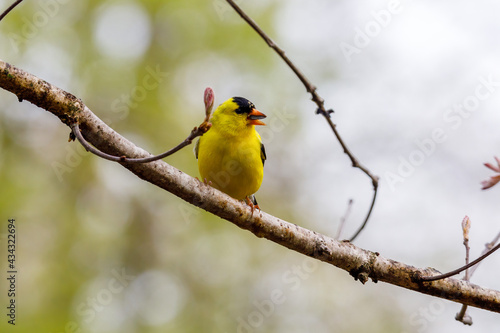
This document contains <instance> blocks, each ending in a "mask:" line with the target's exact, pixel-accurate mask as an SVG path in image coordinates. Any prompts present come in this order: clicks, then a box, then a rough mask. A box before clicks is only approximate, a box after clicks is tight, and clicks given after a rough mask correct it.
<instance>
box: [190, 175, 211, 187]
mask: <svg viewBox="0 0 500 333" xmlns="http://www.w3.org/2000/svg"><path fill="white" fill-rule="evenodd" d="M194 178H196V180H197V181H199V182H201V180H200V179H199V178H198V177H194ZM203 184H205V185H210V186H212V181H210V180H207V179H206V178H203Z"/></svg>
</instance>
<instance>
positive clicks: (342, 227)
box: [335, 199, 353, 239]
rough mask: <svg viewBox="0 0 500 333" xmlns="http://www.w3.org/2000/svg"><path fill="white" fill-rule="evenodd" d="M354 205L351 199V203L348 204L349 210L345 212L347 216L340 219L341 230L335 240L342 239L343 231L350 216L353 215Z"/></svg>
mask: <svg viewBox="0 0 500 333" xmlns="http://www.w3.org/2000/svg"><path fill="white" fill-rule="evenodd" d="M352 203H353V200H352V199H349V202H348V203H347V209H346V210H345V214H344V216H342V218H341V219H340V225H339V229H338V230H337V236H336V237H335V239H340V235H341V234H342V229H344V225H345V221H346V220H347V218H348V217H349V214H350V213H351V208H352Z"/></svg>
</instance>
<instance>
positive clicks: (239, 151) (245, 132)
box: [194, 97, 266, 209]
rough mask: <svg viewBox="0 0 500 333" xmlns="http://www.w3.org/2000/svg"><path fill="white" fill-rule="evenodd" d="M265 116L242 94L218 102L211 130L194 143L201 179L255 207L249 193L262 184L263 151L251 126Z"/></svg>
mask: <svg viewBox="0 0 500 333" xmlns="http://www.w3.org/2000/svg"><path fill="white" fill-rule="evenodd" d="M263 118H266V115H265V114H263V113H262V112H260V111H258V110H257V109H256V108H255V105H254V104H253V103H252V102H250V101H249V100H247V99H246V98H243V97H233V98H230V99H228V100H227V101H225V102H224V103H222V104H221V105H219V107H218V108H217V109H216V110H215V111H214V113H213V114H212V116H211V118H210V122H211V123H212V127H211V129H210V130H209V131H208V132H206V133H205V134H204V135H203V136H202V137H200V139H199V140H198V141H197V142H196V146H195V149H194V150H195V155H196V158H197V159H198V169H199V171H200V175H201V178H202V179H203V180H204V181H205V182H208V183H209V184H211V185H212V186H213V187H215V188H216V189H218V190H220V191H222V192H225V193H226V194H228V195H230V196H231V197H233V198H235V199H238V200H246V202H247V203H248V204H249V205H250V206H251V207H252V209H253V207H254V205H255V207H257V208H259V207H258V205H257V201H256V200H255V196H254V195H253V194H254V193H255V192H257V190H258V189H259V187H260V185H261V184H262V178H263V176H264V161H265V160H266V151H265V149H264V145H263V144H262V140H261V137H260V135H259V133H257V131H256V130H255V125H265V124H264V123H263V122H262V121H261V120H260V119H263Z"/></svg>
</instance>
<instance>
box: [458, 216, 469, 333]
mask: <svg viewBox="0 0 500 333" xmlns="http://www.w3.org/2000/svg"><path fill="white" fill-rule="evenodd" d="M470 228H471V221H470V219H469V217H468V216H465V218H464V219H463V221H462V233H463V236H464V246H465V264H466V265H467V264H468V263H469V254H470V246H469V231H470ZM470 277H471V276H470V274H469V269H468V268H467V269H466V270H465V277H464V280H465V281H467V282H469V281H470ZM455 320H457V321H459V322H461V323H463V324H464V325H472V317H471V316H469V315H468V314H467V305H466V304H462V308H461V309H460V312H458V313H457V314H456V316H455Z"/></svg>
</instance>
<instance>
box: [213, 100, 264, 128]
mask: <svg viewBox="0 0 500 333" xmlns="http://www.w3.org/2000/svg"><path fill="white" fill-rule="evenodd" d="M264 118H266V115H265V114H263V113H262V112H260V111H258V110H257V109H256V108H255V105H254V104H253V103H252V102H250V101H249V100H248V99H246V98H243V97H232V98H230V99H228V100H227V101H225V102H224V103H222V104H221V105H219V107H218V108H217V110H215V112H214V114H213V115H212V119H211V122H212V124H213V126H215V127H219V128H222V127H223V128H224V129H225V130H227V131H230V132H235V133H237V132H238V131H243V130H245V129H246V128H251V127H253V125H265V123H264V122H262V121H261V119H264Z"/></svg>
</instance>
